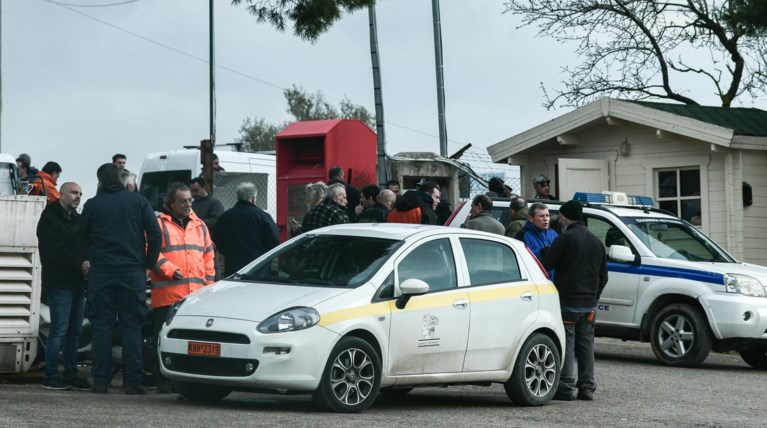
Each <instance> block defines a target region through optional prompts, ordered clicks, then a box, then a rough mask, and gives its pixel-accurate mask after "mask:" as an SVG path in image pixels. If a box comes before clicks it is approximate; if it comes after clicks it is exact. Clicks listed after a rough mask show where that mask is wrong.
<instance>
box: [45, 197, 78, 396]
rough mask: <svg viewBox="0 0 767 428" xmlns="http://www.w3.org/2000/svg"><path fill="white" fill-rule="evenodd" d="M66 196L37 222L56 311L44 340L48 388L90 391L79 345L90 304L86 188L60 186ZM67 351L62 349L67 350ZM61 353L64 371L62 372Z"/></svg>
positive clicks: (47, 292) (48, 288)
mask: <svg viewBox="0 0 767 428" xmlns="http://www.w3.org/2000/svg"><path fill="white" fill-rule="evenodd" d="M60 193H61V197H60V198H59V200H58V201H56V202H53V203H51V204H50V205H48V206H47V207H46V208H45V210H44V211H43V214H42V215H41V216H40V221H39V222H38V223H37V240H38V245H39V249H40V261H41V263H42V266H43V272H42V283H43V293H44V295H45V296H46V297H47V302H48V308H49V309H50V313H51V325H50V331H49V333H48V339H47V340H46V343H45V377H44V378H43V388H45V389H61V390H68V389H72V388H75V389H83V390H87V389H90V387H91V385H90V383H88V380H87V379H85V378H83V377H80V375H79V372H78V370H77V348H78V342H79V339H80V332H81V331H82V327H83V307H84V304H85V277H84V274H85V273H86V272H87V262H85V244H84V243H83V241H82V239H81V238H80V236H79V234H78V231H77V219H78V217H79V214H78V213H77V211H76V210H77V207H78V206H79V205H80V197H82V194H83V193H82V190H81V189H80V186H79V185H77V183H64V184H62V185H61V192H60ZM62 351H63V352H62ZM59 352H62V357H63V358H62V360H63V363H64V375H63V377H62V375H61V373H60V372H59Z"/></svg>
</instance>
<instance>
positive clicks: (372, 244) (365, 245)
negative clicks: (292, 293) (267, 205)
mask: <svg viewBox="0 0 767 428" xmlns="http://www.w3.org/2000/svg"><path fill="white" fill-rule="evenodd" d="M400 244H401V241H398V240H394V239H381V238H370V237H364V236H338V235H314V234H305V235H302V236H301V237H299V238H298V239H294V240H293V241H292V242H290V243H289V244H288V245H285V246H283V247H282V248H281V249H280V251H278V252H277V253H275V254H272V255H271V256H270V257H269V258H267V259H265V260H262V261H261V262H259V263H258V264H257V265H255V266H254V267H253V268H251V269H249V270H248V271H247V272H242V275H240V276H239V277H238V278H237V279H241V280H247V281H256V282H269V283H278V284H291V285H300V286H310V287H311V286H317V287H344V288H354V287H358V286H360V285H362V284H364V283H365V282H366V281H367V280H368V279H370V277H371V276H372V275H373V274H374V273H375V272H376V271H377V270H378V269H379V268H380V267H381V265H382V264H383V263H384V262H385V261H386V259H388V258H389V256H390V255H391V254H393V253H394V251H395V250H396V249H397V248H398V247H399V246H400Z"/></svg>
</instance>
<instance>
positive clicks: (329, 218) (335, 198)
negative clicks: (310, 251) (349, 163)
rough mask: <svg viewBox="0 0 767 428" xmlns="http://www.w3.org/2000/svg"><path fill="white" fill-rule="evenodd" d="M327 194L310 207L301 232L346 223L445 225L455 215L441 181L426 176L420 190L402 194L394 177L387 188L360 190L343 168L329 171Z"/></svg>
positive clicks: (370, 186)
mask: <svg viewBox="0 0 767 428" xmlns="http://www.w3.org/2000/svg"><path fill="white" fill-rule="evenodd" d="M327 184H328V187H327V190H326V191H325V197H324V198H323V199H322V200H321V201H320V202H319V203H318V204H316V205H314V206H312V207H309V210H308V211H307V212H306V214H305V215H304V218H303V221H302V224H301V233H305V232H308V231H310V230H314V229H318V228H320V227H325V226H331V225H334V224H344V223H414V224H433V225H441V224H444V223H445V221H446V220H447V219H448V217H450V214H452V209H451V208H450V204H449V203H448V202H447V201H443V200H441V195H440V188H439V184H437V182H436V181H433V180H430V179H422V180H421V181H419V183H418V188H417V189H416V190H412V191H408V192H405V194H404V195H400V183H399V182H398V181H396V180H391V181H389V182H387V183H386V188H385V189H380V188H379V187H378V186H377V185H374V184H371V185H368V186H365V187H363V188H362V190H361V191H360V190H357V188H355V187H354V186H352V185H350V184H348V183H346V182H345V181H344V172H343V169H342V168H340V167H338V166H336V167H333V168H331V169H330V170H329V172H328V182H327Z"/></svg>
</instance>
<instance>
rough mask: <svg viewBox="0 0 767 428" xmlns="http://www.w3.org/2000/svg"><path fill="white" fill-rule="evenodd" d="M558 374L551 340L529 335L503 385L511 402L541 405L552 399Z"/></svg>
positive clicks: (556, 355)
mask: <svg viewBox="0 0 767 428" xmlns="http://www.w3.org/2000/svg"><path fill="white" fill-rule="evenodd" d="M559 375H560V356H559V351H558V350H557V347H556V345H554V341H553V340H551V338H550V337H548V336H546V335H544V334H540V333H533V334H532V335H531V336H530V337H529V338H528V339H527V340H526V341H525V344H524V345H523V346H522V350H521V351H520V352H519V356H518V357H517V361H516V362H515V363H514V371H513V372H512V373H511V378H509V380H508V381H507V382H506V383H505V384H504V385H503V386H504V389H506V394H507V395H508V396H509V398H510V399H511V401H513V402H514V403H517V404H521V405H524V406H541V405H543V404H546V403H548V402H549V401H551V399H552V398H553V397H554V394H555V393H556V390H557V385H558V384H559Z"/></svg>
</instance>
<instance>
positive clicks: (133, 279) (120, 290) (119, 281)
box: [88, 268, 149, 386]
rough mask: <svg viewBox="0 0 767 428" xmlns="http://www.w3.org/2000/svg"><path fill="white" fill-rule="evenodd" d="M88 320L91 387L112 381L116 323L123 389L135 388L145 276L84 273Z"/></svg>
mask: <svg viewBox="0 0 767 428" xmlns="http://www.w3.org/2000/svg"><path fill="white" fill-rule="evenodd" d="M88 308H89V309H88V316H89V318H90V320H91V325H92V326H93V383H94V385H97V386H101V385H109V382H110V380H111V379H112V370H113V369H112V365H113V361H112V329H113V327H114V326H115V320H117V319H119V326H120V336H121V338H122V347H123V349H122V358H123V385H125V386H139V385H141V383H142V380H143V378H144V372H143V364H142V352H141V343H142V337H141V326H142V324H143V323H144V321H145V320H146V317H147V314H148V312H149V309H148V308H147V305H146V272H145V271H144V270H143V269H139V270H136V271H130V272H107V271H103V270H101V269H93V268H91V270H90V272H89V273H88Z"/></svg>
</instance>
